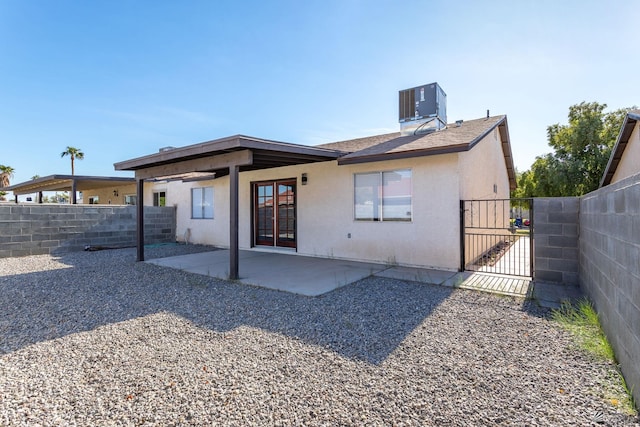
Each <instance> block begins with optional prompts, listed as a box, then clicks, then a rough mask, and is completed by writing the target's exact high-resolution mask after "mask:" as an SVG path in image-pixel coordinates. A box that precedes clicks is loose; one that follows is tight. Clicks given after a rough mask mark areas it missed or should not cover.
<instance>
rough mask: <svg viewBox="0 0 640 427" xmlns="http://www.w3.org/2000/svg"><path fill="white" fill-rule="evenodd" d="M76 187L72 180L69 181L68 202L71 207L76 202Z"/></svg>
mask: <svg viewBox="0 0 640 427" xmlns="http://www.w3.org/2000/svg"><path fill="white" fill-rule="evenodd" d="M76 187H77V185H76V180H75V179H72V180H71V200H70V202H71V204H72V205H75V204H76V203H77V200H76Z"/></svg>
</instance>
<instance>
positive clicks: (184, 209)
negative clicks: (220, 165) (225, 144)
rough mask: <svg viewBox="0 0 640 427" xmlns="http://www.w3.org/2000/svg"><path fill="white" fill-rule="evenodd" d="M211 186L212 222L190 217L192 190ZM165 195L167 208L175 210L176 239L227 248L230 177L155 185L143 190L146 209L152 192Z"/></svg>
mask: <svg viewBox="0 0 640 427" xmlns="http://www.w3.org/2000/svg"><path fill="white" fill-rule="evenodd" d="M199 187H213V219H193V218H191V189H192V188H199ZM160 191H164V192H165V197H166V199H165V203H166V206H174V207H175V208H176V240H177V241H179V242H189V243H193V244H204V245H219V246H228V245H229V178H228V177H222V178H219V179H215V180H207V181H197V182H188V183H183V182H181V181H169V182H163V181H161V182H156V183H153V185H150V186H149V187H147V185H146V184H145V188H144V204H145V206H150V205H153V193H154V192H160Z"/></svg>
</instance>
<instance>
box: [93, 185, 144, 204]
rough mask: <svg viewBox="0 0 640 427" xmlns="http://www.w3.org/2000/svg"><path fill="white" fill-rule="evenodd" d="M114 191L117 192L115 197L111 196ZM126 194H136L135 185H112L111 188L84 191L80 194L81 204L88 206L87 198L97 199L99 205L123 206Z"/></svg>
mask: <svg viewBox="0 0 640 427" xmlns="http://www.w3.org/2000/svg"><path fill="white" fill-rule="evenodd" d="M114 190H116V191H117V192H118V195H117V196H114V195H113V191H114ZM126 194H132V195H135V194H136V185H135V184H127V185H118V184H114V185H113V187H106V188H98V189H95V190H85V191H83V192H82V203H83V204H85V205H86V204H89V198H91V197H96V196H97V197H98V201H99V203H98V204H99V205H108V204H111V205H123V204H124V196H125V195H126Z"/></svg>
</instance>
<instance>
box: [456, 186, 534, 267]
mask: <svg viewBox="0 0 640 427" xmlns="http://www.w3.org/2000/svg"><path fill="white" fill-rule="evenodd" d="M460 259H461V265H460V270H461V271H465V270H466V271H480V272H486V273H494V274H506V275H511V276H525V277H533V272H534V268H533V267H534V266H533V259H534V257H533V199H494V200H461V201H460Z"/></svg>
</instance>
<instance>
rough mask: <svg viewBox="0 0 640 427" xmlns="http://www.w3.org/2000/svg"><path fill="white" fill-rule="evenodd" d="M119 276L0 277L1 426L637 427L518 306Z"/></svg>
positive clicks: (453, 293)
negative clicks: (312, 293) (296, 292)
mask: <svg viewBox="0 0 640 427" xmlns="http://www.w3.org/2000/svg"><path fill="white" fill-rule="evenodd" d="M205 249H207V248H203V247H198V246H174V247H170V246H167V247H159V248H153V249H147V250H146V255H147V257H148V258H151V257H160V256H168V255H174V254H179V253H186V252H187V251H201V250H205ZM134 260H135V250H134V249H120V250H108V251H100V252H79V253H73V254H67V255H64V256H62V257H60V258H56V257H50V256H31V257H25V258H9V259H0V307H1V308H2V311H1V312H0V425H11V426H13V425H81V426H85V425H132V426H133V425H214V424H217V425H237V426H245V425H274V426H279V425H287V426H289V425H295V426H299V425H398V426H400V425H415V426H424V425H437V426H440V425H443V426H469V425H526V426H549V425H558V426H560V425H616V426H617V425H630V426H631V425H633V426H640V422H639V420H638V418H632V417H630V416H628V415H625V414H624V413H622V412H621V411H620V410H619V409H617V408H616V407H615V406H614V405H613V404H612V403H611V401H610V396H611V394H610V393H611V392H612V391H618V390H615V387H619V385H615V381H613V378H614V377H615V370H614V367H613V366H610V365H607V364H605V363H602V362H597V361H594V360H592V359H590V358H589V357H588V356H586V355H585V354H583V353H582V352H580V351H578V350H576V348H575V347H574V346H573V344H572V342H571V339H570V336H568V334H567V333H566V332H564V331H563V330H561V329H560V328H559V327H557V325H555V324H554V323H553V322H551V321H549V320H548V317H547V315H548V312H547V311H545V310H544V309H541V308H539V307H537V306H536V305H535V304H534V303H529V302H523V301H522V300H516V299H512V298H505V297H497V296H492V295H486V294H481V293H477V292H473V291H465V290H453V289H450V288H445V287H437V286H431V285H425V284H418V283H413V282H402V281H398V280H391V279H382V278H368V279H364V280H362V281H360V282H357V283H354V284H352V285H349V286H346V287H343V288H341V289H338V290H336V291H333V292H331V293H328V294H325V295H323V296H321V297H316V298H309V297H302V296H298V295H293V294H289V293H286V292H278V291H272V290H266V289H261V288H256V287H252V286H245V285H241V284H237V283H232V282H226V281H220V280H216V279H211V278H207V277H204V276H198V275H194V274H190V273H185V272H181V271H177V270H172V269H167V268H163V267H159V266H155V265H150V264H144V263H135V261H134Z"/></svg>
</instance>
